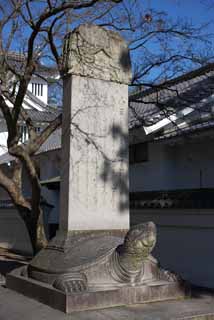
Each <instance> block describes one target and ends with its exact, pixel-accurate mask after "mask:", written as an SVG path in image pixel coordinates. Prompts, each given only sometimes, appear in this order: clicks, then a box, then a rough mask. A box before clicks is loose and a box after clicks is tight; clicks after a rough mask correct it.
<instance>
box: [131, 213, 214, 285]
mask: <svg viewBox="0 0 214 320" xmlns="http://www.w3.org/2000/svg"><path fill="white" fill-rule="evenodd" d="M145 221H153V222H155V224H156V226H157V231H158V232H157V244H156V246H155V249H154V251H153V255H154V256H155V257H156V258H157V259H158V261H159V262H160V264H161V266H162V267H163V268H164V269H167V270H171V271H174V272H175V273H177V274H179V275H180V276H181V277H182V278H183V279H185V280H187V281H189V282H191V283H193V284H195V285H198V286H203V287H209V288H214V272H213V270H214V256H213V254H212V252H213V243H214V210H195V209H192V210H178V209H177V210H175V209H165V210H132V211H131V224H138V223H142V222H145Z"/></svg>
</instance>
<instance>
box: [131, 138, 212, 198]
mask: <svg viewBox="0 0 214 320" xmlns="http://www.w3.org/2000/svg"><path fill="white" fill-rule="evenodd" d="M148 153H149V154H148V161H147V162H142V163H138V164H131V165H130V191H131V192H137V191H151V190H170V189H188V188H201V187H203V188H214V170H213V163H214V140H212V139H209V138H207V139H204V140H201V141H196V140H195V141H194V142H191V143H190V142H189V141H186V142H185V144H184V143H183V144H175V145H173V146H171V145H169V144H163V143H150V144H149V148H148Z"/></svg>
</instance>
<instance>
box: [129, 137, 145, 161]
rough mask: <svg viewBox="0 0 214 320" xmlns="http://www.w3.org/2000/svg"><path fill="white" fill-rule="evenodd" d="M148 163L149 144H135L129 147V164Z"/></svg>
mask: <svg viewBox="0 0 214 320" xmlns="http://www.w3.org/2000/svg"><path fill="white" fill-rule="evenodd" d="M146 161H148V143H147V142H143V143H138V144H133V145H131V146H130V147H129V162H130V163H139V162H146Z"/></svg>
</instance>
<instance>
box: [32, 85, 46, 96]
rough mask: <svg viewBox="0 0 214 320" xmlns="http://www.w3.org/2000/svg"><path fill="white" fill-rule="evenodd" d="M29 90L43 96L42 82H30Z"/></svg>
mask: <svg viewBox="0 0 214 320" xmlns="http://www.w3.org/2000/svg"><path fill="white" fill-rule="evenodd" d="M31 92H32V93H33V94H34V95H35V96H43V84H42V83H32V88H31Z"/></svg>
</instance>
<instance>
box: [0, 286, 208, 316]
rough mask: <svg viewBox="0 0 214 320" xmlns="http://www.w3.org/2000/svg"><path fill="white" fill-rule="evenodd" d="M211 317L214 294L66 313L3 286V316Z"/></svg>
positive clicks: (0, 310)
mask: <svg viewBox="0 0 214 320" xmlns="http://www.w3.org/2000/svg"><path fill="white" fill-rule="evenodd" d="M181 319H183V320H189V319H194V320H211V319H214V297H213V296H211V295H203V296H200V295H199V296H198V297H195V298H193V299H186V300H179V301H168V302H158V303H150V304H141V305H134V306H125V307H117V308H108V309H102V310H97V311H87V312H85V311H83V312H75V313H72V314H69V315H66V314H64V313H62V312H60V311H58V310H55V309H52V308H50V307H48V306H46V305H44V304H41V303H39V302H37V301H35V300H32V299H30V298H26V297H25V296H23V295H21V294H18V293H16V292H14V291H12V290H9V289H7V288H4V287H0V320H181Z"/></svg>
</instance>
